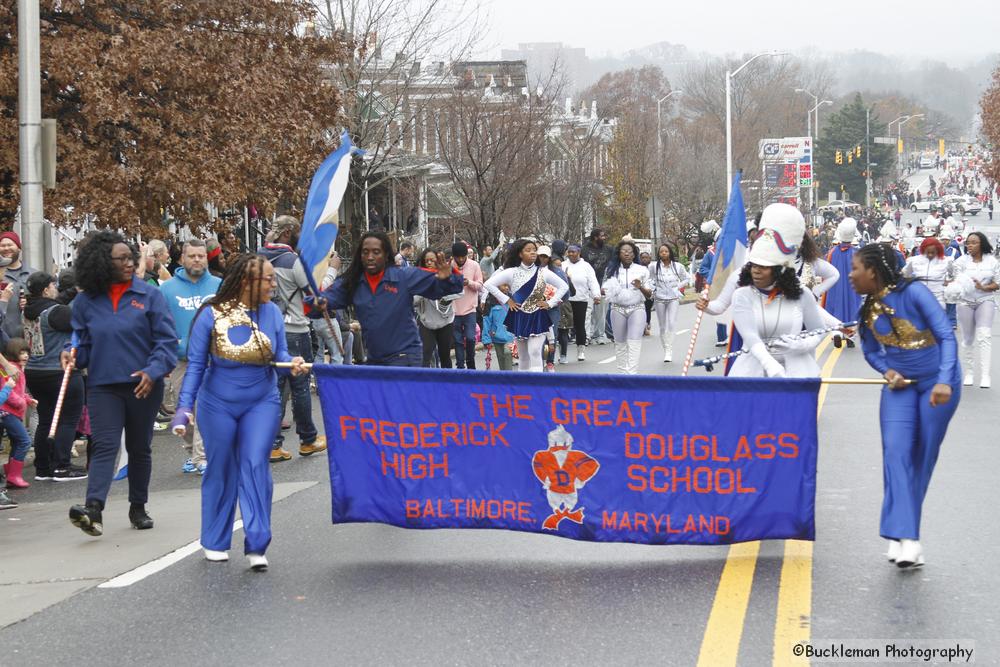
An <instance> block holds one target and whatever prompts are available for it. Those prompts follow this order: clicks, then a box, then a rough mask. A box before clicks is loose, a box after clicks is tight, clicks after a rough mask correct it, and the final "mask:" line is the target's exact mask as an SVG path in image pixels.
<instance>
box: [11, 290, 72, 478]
mask: <svg viewBox="0 0 1000 667" xmlns="http://www.w3.org/2000/svg"><path fill="white" fill-rule="evenodd" d="M64 273H65V272H64ZM60 278H62V276H60ZM75 293H76V286H73V294H74V296H75ZM58 297H59V291H58V289H57V285H56V279H55V277H54V276H51V275H49V274H48V273H45V272H44V271H36V272H35V273H32V274H31V276H29V277H28V302H27V304H26V305H25V307H24V333H25V338H26V339H27V341H28V350H29V352H30V355H31V356H30V358H29V359H28V364H27V366H26V367H25V380H26V381H27V386H28V391H30V392H31V395H32V396H33V397H34V398H35V399H36V400H37V401H38V428H37V429H36V430H35V479H36V480H49V479H54V480H56V481H60V482H63V481H70V480H75V479H85V478H86V477H87V473H86V471H85V470H84V469H82V468H79V467H76V466H74V465H72V463H71V458H70V454H71V451H72V448H73V439H74V437H75V435H76V425H77V422H78V421H79V420H80V415H81V413H82V412H83V400H84V388H83V377H82V375H81V373H80V372H79V371H76V370H74V371H73V372H72V373H71V374H70V376H69V380H68V381H67V384H66V394H65V396H64V397H63V403H62V412H61V413H60V418H59V426H58V428H57V429H56V437H55V442H54V443H50V441H49V437H48V436H49V428H50V427H51V425H52V418H53V415H54V413H55V408H56V402H57V400H58V398H59V389H60V387H61V385H62V379H63V371H62V368H61V364H60V356H61V354H62V351H63V350H64V349H65V348H66V347H67V346H68V345H69V343H70V337H71V335H72V333H73V325H72V322H71V318H72V310H71V309H70V307H69V306H68V305H66V304H65V303H61V302H60V301H59V300H58ZM67 303H68V302H67ZM53 444H54V445H55V446H54V447H53V446H52V445H53Z"/></svg>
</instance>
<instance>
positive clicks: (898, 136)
mask: <svg viewBox="0 0 1000 667" xmlns="http://www.w3.org/2000/svg"><path fill="white" fill-rule="evenodd" d="M923 117H924V114H922V113H918V114H913V115H912V116H907V117H906V118H905V120H902V121H900V123H899V125H897V126H896V146H897V148H896V173H897V174H898V173H899V172H900V168H899V148H898V147H899V140H900V139H902V138H903V126H904V125H906V124H907V123H909V122H910V121H911V120H913V119H914V118H923ZM889 136H890V137H891V136H892V133H890V134H889Z"/></svg>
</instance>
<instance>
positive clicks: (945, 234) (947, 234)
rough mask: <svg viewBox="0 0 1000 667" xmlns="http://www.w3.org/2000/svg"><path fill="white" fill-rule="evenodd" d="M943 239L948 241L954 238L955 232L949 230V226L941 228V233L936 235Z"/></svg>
mask: <svg viewBox="0 0 1000 667" xmlns="http://www.w3.org/2000/svg"><path fill="white" fill-rule="evenodd" d="M938 236H940V237H941V238H943V239H948V240H949V241H950V240H951V239H953V238H955V230H954V229H952V228H951V226H950V225H945V226H944V227H942V228H941V232H940V233H939V234H938Z"/></svg>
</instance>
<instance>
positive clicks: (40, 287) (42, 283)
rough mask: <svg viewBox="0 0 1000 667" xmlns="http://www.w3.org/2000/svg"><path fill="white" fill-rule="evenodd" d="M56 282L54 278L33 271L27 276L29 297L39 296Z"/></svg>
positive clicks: (48, 274)
mask: <svg viewBox="0 0 1000 667" xmlns="http://www.w3.org/2000/svg"><path fill="white" fill-rule="evenodd" d="M55 281H56V277H55V276H53V275H52V274H50V273H45V271H35V272H34V273H32V274H31V275H30V276H28V284H27V287H28V294H30V295H31V296H36V297H37V296H41V295H42V292H44V291H45V288H46V287H48V286H49V285H51V284H52V283H54V282H55Z"/></svg>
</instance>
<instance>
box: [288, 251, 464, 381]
mask: <svg viewBox="0 0 1000 667" xmlns="http://www.w3.org/2000/svg"><path fill="white" fill-rule="evenodd" d="M394 257H395V254H394V253H393V252H392V242H391V241H390V240H389V237H388V236H386V235H385V233H383V232H366V233H365V234H364V235H362V237H361V243H360V244H359V245H358V247H357V250H355V252H354V259H353V260H352V261H351V265H350V266H349V267H347V271H345V272H344V275H342V276H340V277H339V278H337V280H336V282H334V283H333V285H332V286H330V287H329V288H328V289H326V290H324V291H323V292H322V293H321V294H320V299H319V302H318V304H317V305H318V306H319V307H320V308H323V307H325V308H327V309H329V310H331V311H332V310H334V309H339V308H347V307H348V306H351V305H353V306H354V313H355V315H356V316H357V318H358V321H359V322H361V333H362V334H363V335H364V340H365V344H366V346H367V347H368V363H369V364H372V365H375V366H412V367H419V366H420V365H421V361H422V360H423V345H422V344H421V342H420V333H419V332H418V330H417V322H416V320H415V318H414V316H413V297H414V295H419V296H422V297H426V298H428V299H440V298H441V297H444V296H448V295H449V294H458V293H459V292H461V291H462V284H463V277H462V275H461V274H459V273H453V272H452V269H451V264H450V263H449V262H448V261H446V260H445V258H444V255H443V254H441V253H438V256H437V271H428V270H425V269H418V268H416V267H412V266H409V267H405V268H404V267H399V266H393V265H392V258H394ZM306 301H307V302H309V303H311V302H312V299H311V298H307V299H306ZM309 315H310V317H321V316H322V313H321V312H319V311H318V309H317V310H316V311H313V312H310V314H309Z"/></svg>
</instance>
